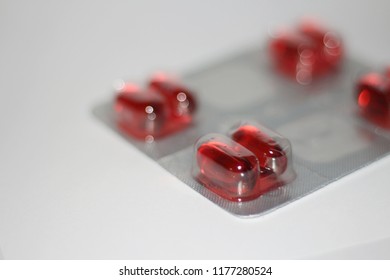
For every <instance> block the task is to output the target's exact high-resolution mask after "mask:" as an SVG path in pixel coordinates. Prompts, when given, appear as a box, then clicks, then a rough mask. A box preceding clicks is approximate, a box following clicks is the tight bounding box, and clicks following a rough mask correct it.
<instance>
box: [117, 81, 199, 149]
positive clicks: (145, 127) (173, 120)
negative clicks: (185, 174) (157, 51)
mask: <svg viewBox="0 0 390 280" xmlns="http://www.w3.org/2000/svg"><path fill="white" fill-rule="evenodd" d="M114 107H115V111H116V115H117V124H118V126H119V128H120V129H121V130H122V131H123V132H125V133H126V134H128V135H130V136H132V137H134V138H137V139H140V140H146V141H147V142H151V141H153V140H154V139H155V138H159V137H164V136H167V135H170V134H173V133H175V132H177V131H180V130H182V129H184V128H186V127H188V126H189V125H190V124H191V123H192V122H193V115H194V112H195V109H196V104H195V97H194V96H193V94H192V92H191V91H190V90H188V89H187V88H185V87H184V86H183V85H181V84H180V83H178V82H177V81H175V80H173V79H170V78H168V77H167V76H166V75H164V74H159V75H155V76H154V77H153V78H152V79H151V81H150V84H149V87H148V89H145V90H141V89H140V88H139V87H138V86H137V85H134V84H123V85H121V88H120V89H119V92H118V94H117V97H116V100H115V106H114Z"/></svg>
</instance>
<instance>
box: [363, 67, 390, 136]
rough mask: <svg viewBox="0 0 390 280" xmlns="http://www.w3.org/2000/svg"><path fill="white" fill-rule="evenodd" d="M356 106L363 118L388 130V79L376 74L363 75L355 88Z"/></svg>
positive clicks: (389, 107)
mask: <svg viewBox="0 0 390 280" xmlns="http://www.w3.org/2000/svg"><path fill="white" fill-rule="evenodd" d="M356 91H357V95H356V99H357V104H358V106H359V108H360V112H361V114H362V116H363V117H365V118H366V119H368V120H369V121H371V122H373V123H375V124H377V125H379V126H381V127H384V128H390V77H389V76H388V73H386V74H385V75H382V74H378V73H369V74H366V75H364V76H363V77H361V78H360V80H359V81H358V84H357V87H356Z"/></svg>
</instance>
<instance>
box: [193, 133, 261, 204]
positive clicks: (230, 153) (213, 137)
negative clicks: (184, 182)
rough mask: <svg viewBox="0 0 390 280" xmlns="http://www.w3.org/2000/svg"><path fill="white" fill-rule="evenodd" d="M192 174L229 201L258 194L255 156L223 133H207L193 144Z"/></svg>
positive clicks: (245, 199) (257, 167)
mask: <svg viewBox="0 0 390 280" xmlns="http://www.w3.org/2000/svg"><path fill="white" fill-rule="evenodd" d="M195 153H196V156H195V158H196V162H195V163H194V170H193V172H194V176H195V177H196V178H197V179H198V180H199V181H200V183H201V184H203V185H204V186H205V187H206V188H208V189H210V190H211V191H212V192H214V193H216V194H217V195H219V196H221V197H223V198H225V199H228V200H231V201H247V200H251V199H254V198H256V197H258V196H260V195H261V189H260V188H259V186H258V179H259V175H260V170H259V163H258V160H257V158H256V156H255V155H254V154H253V153H252V152H250V151H249V150H247V149H246V148H244V147H243V146H241V145H239V144H238V143H236V142H234V141H232V140H231V139H229V138H228V137H226V136H224V135H218V134H209V135H206V136H205V137H203V138H201V139H200V140H199V141H198V143H197V145H196V151H195Z"/></svg>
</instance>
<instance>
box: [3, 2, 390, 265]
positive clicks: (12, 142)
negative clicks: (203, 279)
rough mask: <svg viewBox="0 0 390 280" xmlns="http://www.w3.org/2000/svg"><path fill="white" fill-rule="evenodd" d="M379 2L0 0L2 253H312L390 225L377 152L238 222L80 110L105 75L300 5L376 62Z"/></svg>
mask: <svg viewBox="0 0 390 280" xmlns="http://www.w3.org/2000/svg"><path fill="white" fill-rule="evenodd" d="M55 2H56V3H55ZM389 8H390V7H389V2H388V1H387V0H383V1H367V2H361V3H360V2H359V3H358V2H356V1H343V2H341V1H245V2H244V1H212V2H209V1H207V2H203V3H199V1H164V3H163V1H160V2H157V1H132V2H130V1H107V2H102V1H100V2H99V1H98V3H97V2H96V1H33V2H29V1H23V2H21V1H20V2H19V1H0V38H1V44H0V62H1V63H0V115H1V117H0V131H1V138H0V244H1V246H2V247H1V249H2V253H3V256H4V258H7V259H30V258H34V259H35V258H45V259H46V258H71V259H73V258H91V259H99V258H103V259H110V258H130V259H137V258H179V259H180V258H222V259H224V258H306V257H310V258H312V257H316V256H320V255H321V254H325V253H326V252H330V251H332V250H338V249H342V248H347V247H351V246H355V245H358V244H362V243H367V242H371V241H373V240H379V239H384V238H388V237H390V225H389V220H390V190H389V180H390V175H389V173H388V170H389V168H390V158H386V159H384V160H382V161H380V162H377V163H375V164H373V165H371V166H369V167H367V168H364V169H363V170H360V171H359V172H356V173H355V174H353V175H351V176H348V177H346V178H344V179H342V180H340V181H339V182H336V183H334V184H332V185H330V186H328V187H327V188H325V189H323V190H321V191H318V192H316V193H314V194H312V195H310V196H308V197H305V198H303V199H301V200H300V201H299V202H296V203H293V204H291V205H289V206H287V207H284V208H282V209H280V210H278V211H276V212H273V213H271V214H269V215H267V216H265V217H263V218H259V219H253V220H241V219H238V218H235V217H233V216H231V215H229V214H227V213H225V212H224V211H223V210H221V209H220V208H218V207H217V206H215V205H213V204H212V203H211V202H209V201H208V200H206V199H205V198H203V197H202V196H200V195H199V194H198V193H196V192H194V191H193V190H191V189H190V188H188V187H187V186H186V185H184V184H183V183H181V182H180V181H179V180H177V179H176V178H174V177H173V176H171V175H170V174H169V173H167V172H166V171H164V170H163V169H162V168H161V167H159V166H158V165H157V164H156V163H154V162H153V161H152V160H150V159H148V158H147V157H146V156H145V155H143V154H141V153H140V152H138V151H137V150H135V149H134V148H133V147H132V146H131V145H129V144H128V143H127V142H125V141H124V140H123V139H121V138H120V137H119V136H118V135H116V134H114V133H112V132H111V131H110V130H109V129H107V128H106V127H105V126H104V125H103V124H101V123H100V122H99V121H98V120H96V119H95V118H94V117H93V115H92V112H91V111H92V108H93V107H94V106H95V105H96V104H98V103H99V102H101V101H104V100H107V98H108V95H109V94H110V86H111V83H112V81H113V80H114V79H116V78H120V77H126V78H128V77H131V78H132V79H136V80H143V79H145V78H146V77H147V75H148V74H149V73H150V72H152V71H154V70H156V69H168V70H171V71H173V72H178V73H181V72H183V71H185V70H189V69H192V68H195V67H198V66H201V65H202V64H203V63H206V62H208V61H209V60H215V59H217V58H218V57H220V56H221V55H223V54H227V53H229V52H234V51H235V50H239V48H240V46H245V45H250V44H251V43H256V42H257V43H258V44H259V46H261V45H262V44H263V43H264V42H265V36H266V34H267V28H268V26H270V25H273V24H276V23H289V22H291V21H293V20H294V19H297V18H299V16H301V15H304V14H308V13H309V14H315V15H319V16H320V17H321V18H323V19H324V20H326V22H329V23H331V24H332V25H333V26H334V27H335V28H337V29H338V30H339V31H340V32H341V33H342V34H344V37H345V40H346V44H347V46H348V51H349V53H350V54H351V55H352V56H359V57H360V59H361V60H363V61H368V63H369V64H372V65H383V63H386V62H389V61H390V53H389V52H388V49H389V48H388V46H389V44H390V33H389V32H387V33H386V34H382V33H380V32H381V30H385V29H386V28H385V27H388V26H390V17H389V16H388V11H389ZM372 19H375V20H372ZM379 256H381V257H390V253H388V254H386V255H378V257H379Z"/></svg>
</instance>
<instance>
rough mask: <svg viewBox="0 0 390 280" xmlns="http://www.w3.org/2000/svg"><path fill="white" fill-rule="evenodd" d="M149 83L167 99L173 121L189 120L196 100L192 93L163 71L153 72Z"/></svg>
mask: <svg viewBox="0 0 390 280" xmlns="http://www.w3.org/2000/svg"><path fill="white" fill-rule="evenodd" d="M149 85H150V88H152V89H154V90H156V91H159V92H160V93H161V94H162V95H164V96H165V98H166V99H167V100H168V102H169V107H170V108H171V117H172V118H173V119H175V121H182V122H191V120H192V115H193V113H194V112H195V109H196V102H195V98H194V95H193V93H192V92H191V91H190V90H189V89H188V88H186V87H185V86H183V85H181V84H180V83H179V82H178V81H177V80H175V79H173V78H171V77H168V76H167V75H165V74H163V73H158V74H155V75H154V76H153V77H152V78H151V81H150V84H149Z"/></svg>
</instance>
